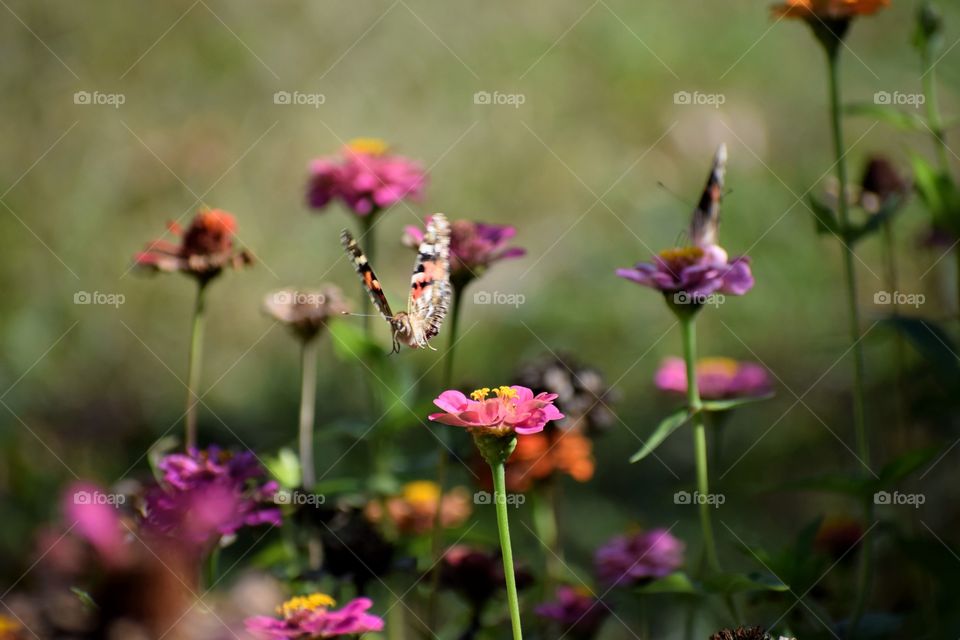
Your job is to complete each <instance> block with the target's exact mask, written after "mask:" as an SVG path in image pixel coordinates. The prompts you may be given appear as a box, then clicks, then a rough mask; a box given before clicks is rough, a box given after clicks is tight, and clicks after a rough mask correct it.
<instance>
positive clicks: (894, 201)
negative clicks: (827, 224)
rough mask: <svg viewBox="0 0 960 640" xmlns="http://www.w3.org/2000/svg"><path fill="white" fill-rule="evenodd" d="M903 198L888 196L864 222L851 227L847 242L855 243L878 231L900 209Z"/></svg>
mask: <svg viewBox="0 0 960 640" xmlns="http://www.w3.org/2000/svg"><path fill="white" fill-rule="evenodd" d="M903 202H904V199H903V198H901V197H900V196H890V197H889V198H887V199H886V200H885V201H884V203H883V204H882V205H881V207H880V210H879V211H877V212H876V213H874V214H871V215H870V216H869V217H868V218H867V220H866V222H864V223H863V224H860V225H857V226H854V227H852V228H851V229H850V230H849V232H848V233H847V242H849V243H850V244H851V245H852V244H856V243H857V242H859V241H860V240H862V239H863V238H866V237H868V236H870V235H873V234H874V233H876V232H877V231H879V230H880V229H881V228H882V227H883V225H884V224H885V223H887V222H888V221H890V220H893V217H894V216H895V215H896V214H897V213H899V212H900V211H901V209H902V205H903Z"/></svg>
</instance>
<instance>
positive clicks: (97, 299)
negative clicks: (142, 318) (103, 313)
mask: <svg viewBox="0 0 960 640" xmlns="http://www.w3.org/2000/svg"><path fill="white" fill-rule="evenodd" d="M126 301H127V297H126V296H125V295H123V294H122V293H104V292H102V291H92V292H91V291H77V292H76V293H75V294H73V304H96V305H106V306H110V307H114V308H119V307H120V305H122V304H123V303H124V302H126Z"/></svg>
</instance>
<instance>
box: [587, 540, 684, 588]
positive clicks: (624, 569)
mask: <svg viewBox="0 0 960 640" xmlns="http://www.w3.org/2000/svg"><path fill="white" fill-rule="evenodd" d="M685 546H686V545H684V543H683V542H681V541H680V540H678V539H677V538H675V537H674V536H672V535H670V532H669V531H667V530H666V529H652V530H650V531H647V532H639V533H635V534H633V535H627V536H616V537H614V538H612V539H611V540H610V541H609V542H608V543H607V544H605V545H603V546H602V547H600V548H599V549H597V553H596V555H595V556H594V564H595V566H596V570H597V577H598V578H599V580H600V581H601V582H602V583H604V584H606V585H610V586H613V585H623V586H626V585H632V584H637V583H641V582H645V581H647V580H652V579H655V578H662V577H664V576H666V575H669V574H671V573H673V572H674V571H676V570H677V569H679V568H680V567H681V566H682V565H683V550H684V547H685Z"/></svg>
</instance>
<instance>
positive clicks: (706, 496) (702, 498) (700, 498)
mask: <svg viewBox="0 0 960 640" xmlns="http://www.w3.org/2000/svg"><path fill="white" fill-rule="evenodd" d="M726 501H727V497H726V496H725V495H723V494H722V493H700V492H699V491H694V492H693V493H690V492H689V491H677V492H676V493H675V494H673V504H697V505H700V504H708V505H710V506H711V507H713V508H714V509H719V508H720V505H722V504H723V503H725V502H726Z"/></svg>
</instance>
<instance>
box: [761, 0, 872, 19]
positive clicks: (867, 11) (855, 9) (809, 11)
mask: <svg viewBox="0 0 960 640" xmlns="http://www.w3.org/2000/svg"><path fill="white" fill-rule="evenodd" d="M889 5H890V0H786V2H783V3H781V4H777V5H774V6H773V14H774V15H775V16H777V17H784V18H801V19H803V20H849V19H851V18H856V17H857V16H869V15H872V14H874V13H876V12H877V11H879V10H880V9H884V8H886V7H888V6H889Z"/></svg>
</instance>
